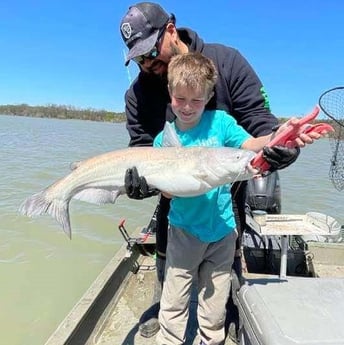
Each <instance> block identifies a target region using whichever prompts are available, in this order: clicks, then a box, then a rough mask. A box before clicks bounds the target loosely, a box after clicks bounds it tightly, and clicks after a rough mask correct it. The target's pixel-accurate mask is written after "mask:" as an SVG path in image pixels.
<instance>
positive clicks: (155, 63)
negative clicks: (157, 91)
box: [147, 44, 181, 80]
mask: <svg viewBox="0 0 344 345" xmlns="http://www.w3.org/2000/svg"><path fill="white" fill-rule="evenodd" d="M170 52H171V57H170V59H171V58H172V57H173V56H175V55H179V54H181V51H180V49H178V47H176V46H175V45H173V44H171V45H170ZM156 67H159V69H160V68H161V67H163V72H162V73H155V72H154V69H155V68H156ZM167 68H168V63H166V62H164V61H162V60H159V59H158V58H157V59H155V60H154V61H153V62H152V65H151V66H149V68H147V72H148V73H152V74H155V75H156V76H157V77H160V78H162V79H163V80H167Z"/></svg>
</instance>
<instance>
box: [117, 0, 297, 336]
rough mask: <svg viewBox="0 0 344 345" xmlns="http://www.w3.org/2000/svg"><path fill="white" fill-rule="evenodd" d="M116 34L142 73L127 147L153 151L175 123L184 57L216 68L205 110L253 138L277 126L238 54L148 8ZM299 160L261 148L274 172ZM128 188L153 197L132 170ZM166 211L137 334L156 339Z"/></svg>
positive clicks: (237, 197)
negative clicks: (175, 82)
mask: <svg viewBox="0 0 344 345" xmlns="http://www.w3.org/2000/svg"><path fill="white" fill-rule="evenodd" d="M120 31H121V34H122V38H123V40H124V42H125V44H126V45H127V47H128V48H129V52H128V55H127V59H126V62H125V64H126V65H127V64H128V63H129V62H130V60H134V61H135V62H136V63H137V64H138V66H139V68H140V73H139V75H138V77H137V78H136V79H135V80H134V82H133V83H132V85H131V86H130V88H129V89H128V90H127V92H126V95H125V103H126V116H127V129H128V132H129V135H130V143H129V146H151V145H152V143H153V140H154V138H155V136H156V135H157V134H158V133H159V132H160V131H161V130H162V129H163V126H164V123H165V121H172V120H174V115H173V113H172V111H171V108H170V105H169V103H170V97H169V94H168V89H167V78H166V75H167V67H168V63H169V61H170V59H171V57H172V56H174V55H177V54H184V53H187V52H200V53H202V54H203V55H205V56H206V57H208V58H210V59H211V60H212V61H213V62H214V64H215V66H216V68H217V70H218V74H219V76H218V80H217V83H216V85H215V94H214V96H213V97H212V99H211V100H210V101H209V103H208V104H207V106H206V109H221V110H225V111H226V112H228V113H229V114H231V115H232V116H233V117H234V118H235V119H236V121H237V122H238V124H240V125H241V126H243V127H244V128H245V129H246V131H247V132H249V133H250V134H251V135H252V136H255V137H257V136H262V135H267V134H269V133H271V132H272V130H273V128H276V126H277V125H278V120H277V118H276V117H275V116H273V115H272V114H271V111H270V108H269V102H268V99H267V95H266V93H265V91H264V88H263V85H262V83H261V81H260V80H259V78H258V76H257V75H256V73H255V72H254V70H253V69H252V67H251V66H250V65H249V63H248V62H247V61H246V59H245V58H244V57H243V56H242V55H241V54H240V53H239V52H238V51H237V50H236V49H234V48H231V47H226V46H223V45H221V44H207V43H204V42H203V40H202V39H201V38H200V37H199V36H198V35H197V33H196V32H194V31H192V30H190V29H186V28H178V29H177V28H176V19H175V16H174V15H173V14H171V15H168V14H167V13H166V12H165V11H164V9H162V8H161V6H160V5H158V4H156V3H151V2H141V3H138V4H136V5H133V6H131V7H130V8H129V10H128V12H127V13H126V14H125V16H124V17H123V19H122V21H121V24H120ZM298 154H299V149H298V148H295V149H286V148H281V147H275V148H270V149H269V148H265V156H266V159H267V160H268V161H269V163H270V164H271V167H272V170H276V169H281V168H284V167H286V166H288V165H289V164H291V163H292V162H294V161H295V160H296V158H297V157H298ZM126 188H127V194H128V196H129V197H131V198H135V199H143V198H145V197H149V196H151V195H154V194H156V192H155V191H151V190H149V189H148V186H147V185H146V184H145V180H144V178H141V177H139V175H138V172H137V171H136V169H135V168H134V169H131V170H129V171H128V173H127V175H126ZM245 189H246V183H236V184H234V185H233V188H232V195H233V200H234V211H235V214H236V222H237V228H238V232H239V234H240V233H242V231H243V229H244V225H245V196H246V195H245ZM168 211H169V200H168V199H166V198H164V197H162V196H161V197H160V201H159V205H158V207H157V214H156V218H157V224H156V226H157V228H156V242H157V244H156V249H157V261H156V265H157V278H158V281H159V282H160V284H157V285H156V291H155V293H154V300H153V305H154V307H155V308H154V307H153V309H152V310H151V312H152V314H151V315H148V317H147V318H146V319H143V320H141V321H142V322H141V324H140V332H141V334H142V335H143V336H146V337H149V336H152V335H154V334H155V333H156V332H157V331H158V329H159V324H158V320H157V316H158V311H159V305H158V302H159V300H160V294H161V293H160V289H161V286H162V282H163V278H164V266H165V265H164V262H165V253H166V244H167V225H168V221H167V214H168ZM240 240H241V236H240V235H239V236H238V241H237V245H236V248H237V251H236V255H235V260H234V264H233V268H234V269H235V271H236V274H237V275H238V276H239V277H240V276H241V259H240V246H241V241H240Z"/></svg>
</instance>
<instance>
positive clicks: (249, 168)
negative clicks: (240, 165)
mask: <svg viewBox="0 0 344 345" xmlns="http://www.w3.org/2000/svg"><path fill="white" fill-rule="evenodd" d="M245 173H247V174H250V175H258V174H259V170H258V169H255V168H254V167H253V166H252V165H251V162H248V163H247V165H246V167H245Z"/></svg>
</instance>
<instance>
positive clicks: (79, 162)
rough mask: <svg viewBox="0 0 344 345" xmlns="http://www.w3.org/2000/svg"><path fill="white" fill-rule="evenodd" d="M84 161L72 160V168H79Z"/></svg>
mask: <svg viewBox="0 0 344 345" xmlns="http://www.w3.org/2000/svg"><path fill="white" fill-rule="evenodd" d="M81 163H82V161H76V162H72V163H70V166H69V168H70V170H75V169H77V168H79V166H80V165H81Z"/></svg>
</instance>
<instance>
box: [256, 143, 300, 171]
mask: <svg viewBox="0 0 344 345" xmlns="http://www.w3.org/2000/svg"><path fill="white" fill-rule="evenodd" d="M299 154H300V148H299V147H293V148H289V147H284V146H272V147H268V146H265V147H264V148H263V158H264V159H265V160H266V161H267V162H268V163H269V164H270V169H269V172H273V171H275V170H281V169H284V168H286V167H288V166H289V165H290V164H292V163H294V162H295V161H296V159H297V157H298V156H299Z"/></svg>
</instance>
